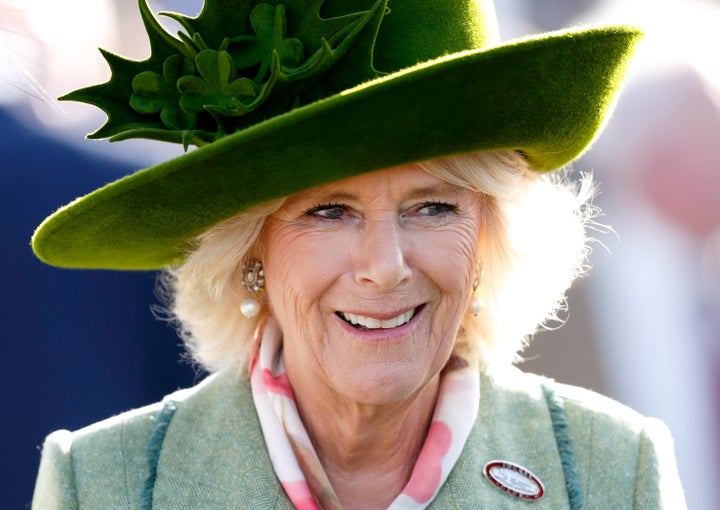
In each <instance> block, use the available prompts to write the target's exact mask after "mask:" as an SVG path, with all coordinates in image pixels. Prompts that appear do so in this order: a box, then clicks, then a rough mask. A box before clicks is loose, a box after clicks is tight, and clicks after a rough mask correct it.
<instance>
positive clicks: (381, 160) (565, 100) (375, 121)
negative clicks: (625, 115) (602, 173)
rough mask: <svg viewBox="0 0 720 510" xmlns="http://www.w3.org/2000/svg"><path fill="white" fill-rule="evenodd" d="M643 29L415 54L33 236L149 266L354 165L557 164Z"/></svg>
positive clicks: (172, 259) (122, 184)
mask: <svg viewBox="0 0 720 510" xmlns="http://www.w3.org/2000/svg"><path fill="white" fill-rule="evenodd" d="M640 36H641V33H640V31H639V30H638V29H635V28H632V27H623V26H615V27H601V28H591V29H583V30H571V31H562V32H553V33H550V34H545V35H542V36H537V37H532V38H526V39H520V40H517V41H514V42H508V43H505V44H502V45H499V46H495V47H491V48H486V49H479V50H472V51H467V52H462V53H457V54H453V55H449V56H447V57H442V58H440V59H437V60H433V61H430V62H426V63H423V64H419V65H417V66H415V67H412V68H409V69H406V70H403V71H400V72H397V73H394V74H392V75H389V76H386V77H383V78H380V79H377V80H374V81H371V82H368V83H366V84H363V85H360V86H358V87H355V88H353V89H351V90H348V91H345V92H342V93H340V94H337V95H334V96H332V97H329V98H326V99H323V100H320V101H318V102H315V103H312V104H309V105H307V106H303V107H300V108H297V109H295V110H292V111H290V112H289V113H286V114H283V115H280V116H277V117H275V118H272V119H270V120H267V121H264V122H262V123H260V124H257V125H255V126H253V127H250V128H248V129H245V130H243V131H240V132H238V133H235V134H232V135H229V136H227V137H225V138H223V139H221V140H219V141H217V142H214V143H212V144H210V145H207V146H204V147H201V148H199V149H197V150H194V151H191V152H188V153H187V154H184V155H182V156H180V157H178V158H175V159H172V160H169V161H166V162H164V163H161V164H158V165H155V166H153V167H151V168H147V169H144V170H141V171H138V172H136V173H134V174H132V175H129V176H127V177H124V178H122V179H119V180H117V181H115V182H112V183H110V184H108V185H106V186H104V187H103V188H100V189H98V190H96V191H94V192H92V193H90V194H88V195H86V196H84V197H82V198H79V199H77V200H75V201H74V202H72V203H70V204H68V205H67V206H65V207H63V208H61V209H59V210H58V211H57V212H55V213H54V214H53V215H51V216H50V217H48V218H47V219H46V220H45V221H44V222H43V223H42V224H41V225H40V226H39V227H38V229H37V230H36V232H35V234H34V236H33V239H32V247H33V249H34V250H35V253H36V254H37V256H38V257H39V258H40V259H41V260H43V261H44V262H46V263H48V264H51V265H56V266H61V267H72V268H101V269H129V270H149V269H158V268H162V267H165V266H169V265H173V264H178V263H180V262H182V260H183V258H184V256H185V255H186V251H187V248H188V242H189V240H191V239H192V238H193V237H195V236H196V235H197V234H199V233H201V232H202V231H204V230H206V229H207V228H209V227H210V226H212V225H214V224H215V223H217V222H219V221H222V220H224V219H226V218H229V217H231V216H233V215H235V214H237V213H239V212H241V211H243V210H246V209H248V208H250V207H252V206H254V205H257V204H260V203H263V202H266V201H268V200H271V199H275V198H279V197H283V196H287V195H291V194H293V193H296V192H298V191H301V190H303V189H307V188H309V187H313V186H317V185H320V184H323V183H327V182H333V181H337V180H340V179H344V178H347V177H351V176H354V175H358V174H361V173H365V172H370V171H374V170H379V169H383V168H389V167H393V166H397V165H402V164H408V163H412V162H417V161H423V160H428V159H434V158H438V157H442V156H447V155H450V154H459V153H466V152H473V151H480V150H499V149H510V150H517V151H520V152H522V154H524V155H525V157H526V158H527V160H528V161H529V162H530V164H531V165H532V167H533V168H534V169H535V170H537V171H549V170H553V169H556V168H558V167H561V166H563V165H565V164H567V163H568V162H570V161H572V160H573V159H575V158H577V157H578V156H579V155H580V154H581V153H582V152H583V151H584V150H585V149H586V148H587V147H588V146H589V145H590V143H591V142H592V140H593V139H594V138H595V136H596V135H597V133H598V132H599V131H600V130H601V128H602V126H603V124H604V122H605V121H606V118H607V116H608V113H609V112H610V110H611V109H612V107H613V105H614V102H615V99H616V96H617V92H618V89H619V86H620V84H621V82H622V80H623V77H624V75H625V71H626V68H627V64H628V61H629V58H630V56H631V54H632V52H633V48H634V46H635V43H636V42H637V41H638V40H639V38H640Z"/></svg>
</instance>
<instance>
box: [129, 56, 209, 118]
mask: <svg viewBox="0 0 720 510" xmlns="http://www.w3.org/2000/svg"><path fill="white" fill-rule="evenodd" d="M194 73H195V66H194V65H193V63H192V61H191V60H189V59H188V58H187V57H184V56H182V55H171V56H169V57H168V58H167V59H165V62H164V64H163V74H162V76H161V75H159V74H158V73H156V72H154V71H143V72H142V73H140V74H138V75H136V76H135V77H134V78H133V81H132V88H133V94H132V96H130V106H131V107H132V108H133V109H134V110H135V111H137V112H139V113H144V114H156V113H159V114H160V119H161V120H162V122H163V124H164V125H165V127H167V128H168V129H171V130H182V129H192V128H194V127H195V124H196V121H197V115H196V113H197V112H192V111H190V110H187V109H183V108H181V107H180V106H181V105H180V99H181V98H180V92H179V91H178V88H177V83H178V80H179V79H180V78H181V77H183V76H186V75H193V74H194Z"/></svg>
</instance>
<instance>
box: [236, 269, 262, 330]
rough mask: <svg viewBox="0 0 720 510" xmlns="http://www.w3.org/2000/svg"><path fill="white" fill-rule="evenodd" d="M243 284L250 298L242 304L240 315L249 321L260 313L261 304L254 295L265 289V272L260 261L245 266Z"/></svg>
mask: <svg viewBox="0 0 720 510" xmlns="http://www.w3.org/2000/svg"><path fill="white" fill-rule="evenodd" d="M242 282H243V285H244V286H245V289H246V290H247V292H248V294H250V297H247V298H245V299H243V300H242V302H241V303H240V313H241V314H243V315H244V316H245V317H247V318H248V319H249V318H251V317H255V316H256V315H257V314H258V313H260V303H259V302H258V300H257V299H255V298H253V297H252V295H253V294H255V293H256V292H259V291H260V290H261V289H263V288H264V287H265V272H264V271H263V267H262V262H260V261H259V260H258V259H253V260H250V261H249V262H246V263H245V264H243V274H242Z"/></svg>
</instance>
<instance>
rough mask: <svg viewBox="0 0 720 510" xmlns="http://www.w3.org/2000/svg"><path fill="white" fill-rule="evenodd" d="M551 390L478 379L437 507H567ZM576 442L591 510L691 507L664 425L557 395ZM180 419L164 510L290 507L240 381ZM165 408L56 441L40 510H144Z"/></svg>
mask: <svg viewBox="0 0 720 510" xmlns="http://www.w3.org/2000/svg"><path fill="white" fill-rule="evenodd" d="M546 382H547V381H546V380H545V379H543V378H538V377H537V376H533V375H531V374H524V373H522V372H520V371H519V370H517V369H514V368H513V369H508V370H502V371H492V372H488V373H484V374H482V376H481V394H480V408H479V409H480V411H479V415H478V418H477V420H476V421H475V425H474V427H473V429H472V431H471V433H470V436H469V438H468V440H467V442H466V444H465V449H464V450H463V453H462V455H461V456H460V458H459V459H458V461H457V463H456V464H455V467H454V469H453V470H452V472H451V473H450V476H449V477H448V479H447V481H446V482H445V485H444V486H443V488H442V489H441V491H440V492H439V493H438V495H437V497H436V498H435V500H434V501H433V504H432V505H431V506H430V507H429V508H431V509H442V510H448V509H468V508H478V509H485V508H486V509H492V510H503V509H524V510H529V509H530V508H532V509H533V510H536V509H542V510H550V509H552V510H558V509H566V508H569V503H568V496H567V492H566V489H565V480H564V476H563V468H562V463H561V459H560V456H559V454H558V451H557V447H556V444H555V438H554V433H553V426H552V420H551V418H550V411H549V410H548V406H547V403H546V400H545V398H544V395H543V390H542V384H543V383H546ZM553 389H554V390H555V392H556V394H557V396H558V397H559V398H562V399H563V402H564V407H565V411H566V413H567V416H568V419H569V430H570V434H571V437H572V438H573V444H574V453H575V460H576V467H577V470H578V475H579V478H580V482H581V485H582V490H583V498H584V500H585V505H584V507H583V508H584V509H585V510H593V509H598V510H600V509H602V510H606V509H608V508H612V509H613V510H616V509H619V510H623V509H647V510H650V509H653V510H654V509H672V510H682V509H685V508H686V505H685V502H684V498H683V493H682V488H681V486H680V481H679V477H678V474H677V470H676V468H675V462H674V454H673V450H672V439H671V437H670V435H669V432H668V431H667V428H666V427H665V426H664V425H663V424H662V423H660V422H659V421H657V420H654V419H648V418H644V417H642V416H640V415H639V414H637V413H636V412H634V411H632V410H630V409H628V408H626V407H624V406H622V405H620V404H618V403H616V402H613V401H611V400H609V399H607V398H605V397H602V396H599V395H597V394H595V393H593V392H590V391H588V390H583V389H579V388H574V387H569V386H565V385H559V384H558V385H554V387H553ZM169 398H171V399H172V400H173V401H175V402H177V411H176V412H175V416H174V418H173V420H172V422H171V423H170V426H169V427H168V430H167V434H166V437H165V441H164V443H163V448H162V451H161V453H160V457H159V460H158V467H157V479H156V485H155V491H154V496H153V508H155V509H256V508H267V509H273V508H274V509H292V508H293V506H292V504H291V503H290V501H289V500H288V498H287V497H286V495H285V493H284V491H283V489H282V487H281V485H280V483H279V481H278V480H277V478H276V477H275V475H274V473H273V469H272V464H271V463H270V459H269V457H268V454H267V450H266V448H265V444H264V440H263V437H262V432H261V430H260V426H259V423H258V420H257V416H256V414H255V411H254V409H253V403H252V395H251V391H250V388H249V384H248V383H247V381H241V380H240V378H239V376H238V375H237V374H235V373H233V372H231V371H224V372H220V373H218V374H216V375H214V376H211V377H210V378H208V379H207V380H206V381H204V382H203V383H201V384H200V385H199V386H197V387H195V388H193V389H191V390H183V391H181V392H178V393H175V394H173V395H171V396H170V397H169ZM159 411H160V406H158V405H155V406H150V407H147V408H144V409H140V410H137V411H132V412H130V413H125V414H123V415H120V416H117V417H114V418H111V419H109V420H107V421H105V422H101V423H99V424H96V425H93V426H91V427H88V428H86V429H82V430H80V431H77V432H72V433H71V432H67V431H61V432H56V433H54V434H51V435H50V436H49V437H48V439H47V441H46V443H45V447H44V449H43V458H42V461H41V467H40V472H39V475H38V482H37V486H36V492H35V498H34V500H33V509H35V510H54V509H63V510H70V509H78V508H82V509H87V510H95V509H97V510H107V509H108V508H112V509H128V510H129V509H136V508H138V498H139V495H140V491H141V488H142V485H143V480H144V479H145V477H146V471H147V468H146V459H145V447H146V444H147V441H148V439H149V438H150V435H151V434H152V431H153V429H154V425H155V423H154V420H155V419H156V416H157V414H158V412H159ZM493 459H502V460H507V461H510V462H515V463H517V464H520V465H522V466H524V467H526V468H527V469H529V470H530V471H532V472H533V473H535V474H536V475H537V476H538V478H540V480H542V482H543V483H544V484H545V488H546V494H545V496H544V497H543V498H542V499H540V500H538V501H535V502H532V503H528V502H527V501H521V500H518V499H515V498H513V497H512V496H509V495H508V494H506V493H504V492H502V491H500V490H498V489H497V488H496V487H495V486H493V485H492V484H491V483H490V482H489V481H487V480H486V479H485V478H484V476H483V474H482V470H483V466H484V464H485V463H486V462H488V461H490V460H493Z"/></svg>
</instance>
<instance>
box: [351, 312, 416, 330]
mask: <svg viewBox="0 0 720 510" xmlns="http://www.w3.org/2000/svg"><path fill="white" fill-rule="evenodd" d="M413 315H415V309H414V308H413V309H412V310H408V311H407V312H405V313H401V314H400V315H398V316H397V317H393V318H392V319H388V320H385V321H383V320H380V319H374V318H373V317H365V316H364V315H356V314H354V313H343V314H342V316H343V318H344V319H345V320H346V321H348V322H349V323H351V324H354V325H355V326H363V327H365V328H367V329H389V328H397V327H398V326H402V325H403V324H405V323H406V322H409V321H410V319H412V318H413Z"/></svg>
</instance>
